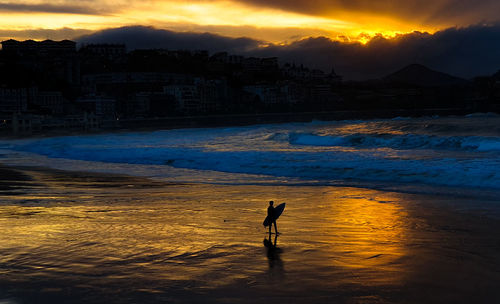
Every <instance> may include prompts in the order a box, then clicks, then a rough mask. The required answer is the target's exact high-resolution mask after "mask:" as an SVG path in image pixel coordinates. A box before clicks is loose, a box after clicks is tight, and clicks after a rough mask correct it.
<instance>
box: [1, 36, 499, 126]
mask: <svg viewBox="0 0 500 304" xmlns="http://www.w3.org/2000/svg"><path fill="white" fill-rule="evenodd" d="M1 44H2V50H1V51H0V133H2V134H13V135H23V134H33V133H40V132H46V131H47V132H50V131H62V130H79V131H81V130H83V131H96V130H102V129H105V130H107V129H117V128H124V127H127V128H128V127H147V126H151V127H158V128H161V127H177V126H180V127H184V126H189V125H190V124H191V123H196V124H197V126H199V125H203V124H208V125H210V121H212V122H213V121H218V122H219V124H220V123H221V120H223V121H226V122H227V123H228V124H231V123H233V124H238V123H245V122H248V123H258V122H269V121H271V122H272V121H273V119H276V118H277V117H281V118H283V117H289V120H294V119H297V117H300V116H304V117H307V118H312V119H314V118H320V117H319V116H321V115H326V114H325V113H339V112H340V111H344V112H349V113H351V116H353V117H355V116H356V115H352V113H353V112H354V113H363V112H366V111H368V112H370V111H371V112H373V113H375V112H377V111H378V112H385V113H390V112H391V111H392V112H394V113H396V112H397V113H399V112H398V111H403V113H411V111H415V112H419V111H423V110H425V111H427V112H425V113H432V112H433V111H434V110H436V111H437V110H438V109H446V111H451V113H452V112H453V111H458V112H460V113H461V111H465V112H475V111H498V109H499V108H500V107H499V105H500V73H497V74H495V75H487V76H482V77H476V78H474V79H471V80H465V79H460V78H457V77H453V76H451V75H447V74H444V73H440V72H437V71H433V70H430V69H428V68H426V67H424V66H421V65H417V64H413V65H410V66H408V67H406V68H403V69H402V70H400V71H397V72H395V73H394V74H391V75H388V76H386V77H383V78H381V79H374V80H364V81H346V80H344V81H343V79H342V76H341V75H338V74H337V73H336V72H335V69H334V67H325V70H326V71H323V70H318V69H310V68H308V67H305V66H303V65H301V64H297V63H283V62H280V60H279V58H276V57H271V58H257V57H243V56H238V55H233V54H228V53H226V52H219V53H214V54H210V53H209V52H208V51H203V50H199V51H188V50H168V49H144V50H140V49H137V50H131V51H129V50H127V47H126V45H125V44H85V45H78V44H77V43H76V42H74V41H69V40H63V41H52V40H45V41H40V42H39V41H33V40H27V41H16V40H7V41H3V42H2V43H1ZM429 109H430V110H429ZM307 113H316V114H315V115H309V116H308V115H307ZM317 113H320V114H317ZM318 115H319V116H318ZM388 115H390V114H388ZM365 116H366V115H365ZM394 116H397V115H394ZM210 117H212V119H210ZM249 117H250V118H249ZM266 117H269V119H266ZM335 118H342V117H338V116H335Z"/></svg>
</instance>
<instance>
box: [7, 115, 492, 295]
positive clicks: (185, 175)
mask: <svg viewBox="0 0 500 304" xmlns="http://www.w3.org/2000/svg"><path fill="white" fill-rule="evenodd" d="M499 122H500V116H498V115H495V114H491V113H486V114H484V113H483V114H474V115H468V116H461V117H423V118H408V117H397V118H394V119H381V120H349V121H347V120H346V121H314V122H307V123H287V124H272V125H253V126H240V127H222V128H200V129H196V128H192V129H173V130H156V131H143V132H120V133H109V134H74V135H72V136H53V137H40V138H36V137H35V138H25V139H5V140H0V163H1V164H2V165H1V166H0V174H1V179H0V227H2V230H1V231H2V233H1V234H0V303H16V304H17V303H269V302H275V303H494V302H499V301H500V290H498V288H497V285H498V282H499V279H500V229H499V228H500V199H499V197H500V186H499V185H500V175H499V174H500V173H499V172H500V171H499V170H498V168H500V157H499V154H498V152H499V151H500V129H499V128H498V126H499V125H500V124H499ZM270 200H273V201H275V202H276V205H278V204H281V203H283V202H286V208H285V210H284V212H283V214H282V216H281V217H280V218H279V219H278V221H277V224H278V230H279V232H280V233H281V234H279V235H278V236H276V235H275V234H271V235H269V233H268V230H267V228H265V227H264V226H263V224H262V223H263V221H264V218H265V217H266V209H267V206H268V202H269V201H270ZM273 230H274V229H273Z"/></svg>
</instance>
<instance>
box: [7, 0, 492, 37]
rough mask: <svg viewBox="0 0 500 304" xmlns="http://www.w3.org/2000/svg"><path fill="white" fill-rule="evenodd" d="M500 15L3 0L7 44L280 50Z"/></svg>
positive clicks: (264, 1)
mask: <svg viewBox="0 0 500 304" xmlns="http://www.w3.org/2000/svg"><path fill="white" fill-rule="evenodd" d="M499 11H500V2H499V1H495V0H481V1H477V0H406V1H396V0H378V1H372V0H349V1H345V0H314V1H311V0H298V1H297V0H295V1H294V0H190V1H180V0H140V1H139V0H126V1H125V0H80V1H72V0H71V1H70V0H16V1H13V0H0V39H7V38H18V39H26V38H34V39H45V38H52V39H60V38H62V37H66V38H74V37H76V36H79V35H81V34H88V33H90V32H92V31H96V30H101V29H106V28H114V27H121V26H131V25H144V26H154V27H156V28H160V29H170V30H174V31H194V32H211V33H216V34H219V35H224V36H229V37H241V36H244V37H250V38H253V39H259V40H263V41H267V42H273V43H290V42H291V41H294V40H299V39H301V38H304V37H309V36H313V37H314V36H325V37H328V38H331V39H338V40H341V41H361V42H366V41H368V40H369V39H370V37H373V35H375V34H377V33H380V34H383V35H385V36H386V37H390V36H393V35H394V34H396V33H409V32H413V31H428V32H430V33H433V32H435V31H437V30H440V29H444V28H448V27H454V26H468V25H470V24H477V23H488V22H489V23H491V22H496V21H497V20H498V19H499V15H498V12H499Z"/></svg>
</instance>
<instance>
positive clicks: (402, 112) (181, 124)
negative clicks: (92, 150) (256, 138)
mask: <svg viewBox="0 0 500 304" xmlns="http://www.w3.org/2000/svg"><path fill="white" fill-rule="evenodd" d="M499 112H500V111H499V110H498V109H463V108H437V109H412V110H409V109H388V110H386V109H381V110H362V111H352V110H347V111H344V110H343V111H328V112H305V113H298V112H285V113H261V114H228V115H203V116H179V117H161V118H135V119H120V120H116V121H115V120H114V121H109V120H108V121H102V122H101V126H100V127H99V128H98V129H94V130H81V129H68V130H61V129H57V130H56V129H42V130H39V131H32V132H31V133H30V132H28V133H20V134H17V135H15V134H12V133H5V132H3V133H0V139H5V140H7V139H22V138H30V137H54V136H72V135H81V134H105V133H123V132H145V131H157V130H173V129H188V128H220V127H241V126H252V125H260V124H281V123H307V122H312V121H314V120H319V121H343V120H370V119H393V118H398V117H426V116H435V115H437V116H441V117H446V116H463V115H468V114H473V113H499Z"/></svg>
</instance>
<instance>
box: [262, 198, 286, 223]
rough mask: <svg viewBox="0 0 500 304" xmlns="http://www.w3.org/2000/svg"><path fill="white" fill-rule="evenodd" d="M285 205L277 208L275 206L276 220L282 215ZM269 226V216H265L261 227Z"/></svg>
mask: <svg viewBox="0 0 500 304" xmlns="http://www.w3.org/2000/svg"><path fill="white" fill-rule="evenodd" d="M285 205H286V203H283V204H279V205H278V206H276V207H275V208H274V212H275V214H276V215H275V217H276V220H277V219H278V218H279V217H280V215H281V214H282V213H283V210H285ZM270 224H271V219H270V218H269V216H266V219H265V220H264V223H262V225H264V226H266V227H267V226H269V225H270Z"/></svg>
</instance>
